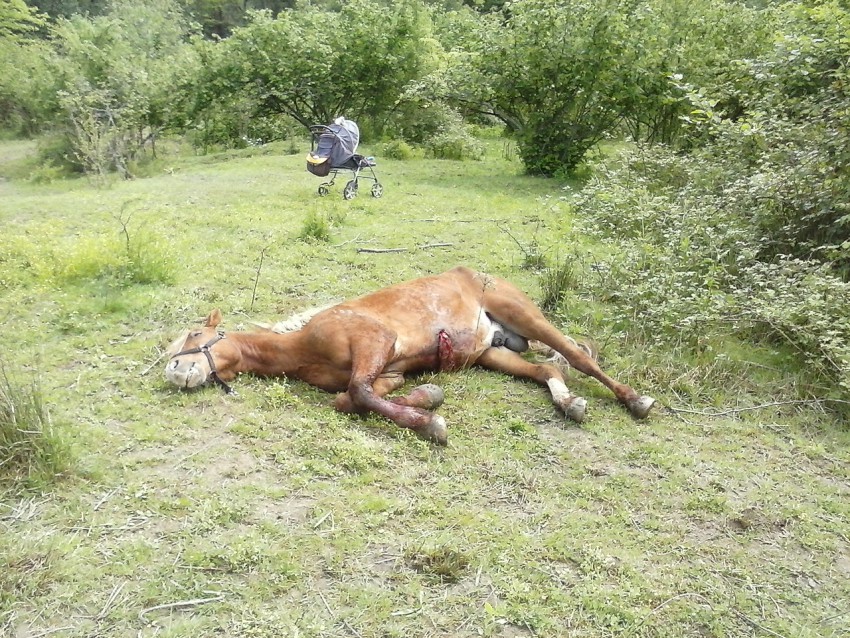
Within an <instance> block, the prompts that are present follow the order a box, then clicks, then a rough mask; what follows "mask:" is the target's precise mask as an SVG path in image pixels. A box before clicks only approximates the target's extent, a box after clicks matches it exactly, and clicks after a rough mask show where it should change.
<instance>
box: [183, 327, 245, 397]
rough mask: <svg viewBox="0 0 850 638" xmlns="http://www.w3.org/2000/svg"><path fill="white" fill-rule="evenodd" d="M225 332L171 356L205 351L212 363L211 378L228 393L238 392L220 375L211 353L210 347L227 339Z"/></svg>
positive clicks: (208, 360)
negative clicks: (200, 344)
mask: <svg viewBox="0 0 850 638" xmlns="http://www.w3.org/2000/svg"><path fill="white" fill-rule="evenodd" d="M226 338H227V337H225V335H224V333H223V332H219V333H218V334H216V336H214V337H213V338H212V339H210V340H209V341H207V342H206V343H205V344H204V345H202V346H198V347H197V348H189V349H188V350H181V351H180V352H178V353H177V354H175V355H173V356H172V357H171V358H172V359H174V358H176V357H180V356H182V355H184V354H198V353H203V355H204V356H205V357H206V358H207V362H208V363H209V364H210V379H212V380H213V381H215V383H216V384H217V385H218V386H219V387H220V388H221V389H222V390H224V391H225V392H226V393H227V394H236V393H235V392H234V391H233V388H231V387H230V386H229V385H227V384H226V383H225V382H224V381H222V380H221V378H220V377H219V376H218V372H217V371H216V369H215V362H214V361H213V358H212V355H211V354H210V348H212V347H213V346H214V345H215V344H217V343H218V342H219V341H221V340H222V339H226Z"/></svg>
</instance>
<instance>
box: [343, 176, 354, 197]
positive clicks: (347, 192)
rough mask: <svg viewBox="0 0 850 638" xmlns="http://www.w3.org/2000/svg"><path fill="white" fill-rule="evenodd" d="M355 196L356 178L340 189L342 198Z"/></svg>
mask: <svg viewBox="0 0 850 638" xmlns="http://www.w3.org/2000/svg"><path fill="white" fill-rule="evenodd" d="M356 196H357V180H354V179H353V180H351V181H350V182H348V184H346V185H345V188H344V189H342V197H343V198H344V199H354V198H355V197H356Z"/></svg>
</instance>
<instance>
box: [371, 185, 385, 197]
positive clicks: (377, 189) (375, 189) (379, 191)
mask: <svg viewBox="0 0 850 638" xmlns="http://www.w3.org/2000/svg"><path fill="white" fill-rule="evenodd" d="M383 194H384V187H383V186H382V185H381V184H379V183H378V182H375V184H374V186H372V197H380V196H381V195H383Z"/></svg>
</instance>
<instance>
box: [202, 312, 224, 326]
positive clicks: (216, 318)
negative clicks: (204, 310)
mask: <svg viewBox="0 0 850 638" xmlns="http://www.w3.org/2000/svg"><path fill="white" fill-rule="evenodd" d="M220 323H221V311H220V310H219V309H218V308H216V309H215V310H213V311H212V312H211V313H210V314H208V315H207V321H206V323H205V324H204V325H205V326H206V327H207V328H215V327H216V326H217V325H218V324H220Z"/></svg>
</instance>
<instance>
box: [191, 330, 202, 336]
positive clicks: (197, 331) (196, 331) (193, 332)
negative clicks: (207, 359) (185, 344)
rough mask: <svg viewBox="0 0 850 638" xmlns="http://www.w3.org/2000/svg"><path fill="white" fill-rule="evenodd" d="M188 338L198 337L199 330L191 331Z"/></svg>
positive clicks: (199, 334)
mask: <svg viewBox="0 0 850 638" xmlns="http://www.w3.org/2000/svg"><path fill="white" fill-rule="evenodd" d="M189 336H190V337H200V336H201V331H200V330H193V331H192V332H190V333H189Z"/></svg>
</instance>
